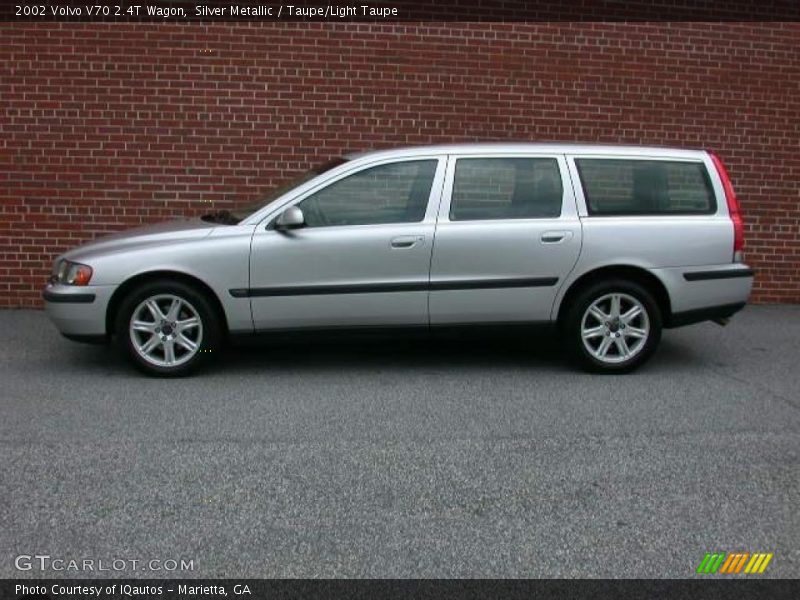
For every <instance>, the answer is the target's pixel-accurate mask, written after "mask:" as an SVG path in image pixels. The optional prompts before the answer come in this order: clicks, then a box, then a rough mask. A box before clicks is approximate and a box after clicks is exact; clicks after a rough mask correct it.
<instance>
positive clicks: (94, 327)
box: [42, 283, 117, 339]
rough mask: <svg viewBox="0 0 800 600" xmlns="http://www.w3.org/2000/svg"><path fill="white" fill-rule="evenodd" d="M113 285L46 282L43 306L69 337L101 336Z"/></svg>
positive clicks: (43, 292) (57, 325)
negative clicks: (77, 284) (75, 284)
mask: <svg viewBox="0 0 800 600" xmlns="http://www.w3.org/2000/svg"><path fill="white" fill-rule="evenodd" d="M116 287H117V286H114V285H87V286H74V285H61V284H58V283H48V284H47V286H46V287H45V288H44V290H43V291H42V297H43V298H44V310H45V312H46V313H47V316H48V317H49V318H50V320H51V321H52V322H53V324H55V326H56V327H57V328H58V330H59V331H60V332H61V333H62V334H64V335H65V336H67V337H70V338H72V339H82V338H86V339H91V338H98V337H105V336H106V335H107V334H108V332H107V331H106V311H107V310H108V303H109V301H110V300H111V296H112V294H113V293H114V290H115V289H116Z"/></svg>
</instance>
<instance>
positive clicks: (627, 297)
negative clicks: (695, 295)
mask: <svg viewBox="0 0 800 600" xmlns="http://www.w3.org/2000/svg"><path fill="white" fill-rule="evenodd" d="M566 335H567V338H568V343H569V346H570V347H571V349H572V353H573V355H574V356H575V357H576V358H577V360H578V362H579V363H580V364H581V366H583V367H584V368H585V369H587V370H589V371H593V372H596V373H626V372H629V371H632V370H634V369H636V368H637V367H639V366H641V365H642V364H643V363H644V362H645V361H647V359H649V358H650V357H651V356H652V354H653V352H655V349H656V347H657V346H658V342H659V341H660V339H661V312H660V311H659V308H658V304H657V303H656V302H655V300H653V297H652V296H651V295H650V293H649V292H648V291H647V290H646V289H645V288H644V287H642V286H641V285H639V284H637V283H634V282H631V281H625V280H619V281H608V282H600V283H596V284H594V285H591V286H589V287H588V288H587V289H585V290H584V291H583V292H581V293H579V294H578V296H577V298H576V299H575V302H574V304H573V306H572V308H571V310H570V312H569V316H568V318H567V323H566Z"/></svg>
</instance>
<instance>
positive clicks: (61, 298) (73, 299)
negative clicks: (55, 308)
mask: <svg viewBox="0 0 800 600" xmlns="http://www.w3.org/2000/svg"><path fill="white" fill-rule="evenodd" d="M42 298H44V299H45V302H52V303H54V304H91V303H92V302H94V299H95V295H94V294H56V293H55V292H51V291H49V290H45V291H43V292H42Z"/></svg>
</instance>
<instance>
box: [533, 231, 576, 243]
mask: <svg viewBox="0 0 800 600" xmlns="http://www.w3.org/2000/svg"><path fill="white" fill-rule="evenodd" d="M539 239H540V240H541V241H542V243H543V244H560V243H561V242H564V241H567V240H570V239H572V232H571V231H545V232H544V233H543V234H542V236H541V237H540V238H539Z"/></svg>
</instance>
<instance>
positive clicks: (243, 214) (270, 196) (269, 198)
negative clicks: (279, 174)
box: [230, 158, 347, 222]
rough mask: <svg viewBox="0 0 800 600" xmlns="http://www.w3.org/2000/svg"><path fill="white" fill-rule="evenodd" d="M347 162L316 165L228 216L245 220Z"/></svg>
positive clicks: (342, 159) (337, 160) (335, 159)
mask: <svg viewBox="0 0 800 600" xmlns="http://www.w3.org/2000/svg"><path fill="white" fill-rule="evenodd" d="M346 162H347V160H346V159H344V158H334V159H333V160H329V161H328V162H326V163H323V164H321V165H318V166H316V167H314V168H313V169H310V170H309V171H306V172H305V173H303V174H302V175H300V176H299V177H296V178H294V179H292V180H290V181H288V182H286V183H284V184H282V185H279V186H278V187H276V188H274V189H272V190H270V191H269V192H267V194H266V195H264V196H262V197H261V198H259V199H258V201H256V202H253V203H252V204H248V205H247V206H242V207H239V208H235V209H234V210H232V211H230V215H231V216H232V217H233V218H234V219H236V221H237V222H240V221H243V220H245V219H246V218H247V217H249V216H250V215H252V214H253V213H254V212H256V211H259V210H261V209H262V208H264V207H265V206H266V205H267V204H269V203H270V202H273V201H274V200H276V199H277V198H279V197H281V196H282V195H283V194H285V193H286V192H288V191H289V190H291V189H292V188H296V187H298V186H299V185H302V184H304V183H305V182H306V181H310V180H311V179H313V178H314V177H316V176H317V175H322V174H323V173H325V172H326V171H330V170H331V169H334V168H336V167H338V166H339V165H343V164H344V163H346Z"/></svg>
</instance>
